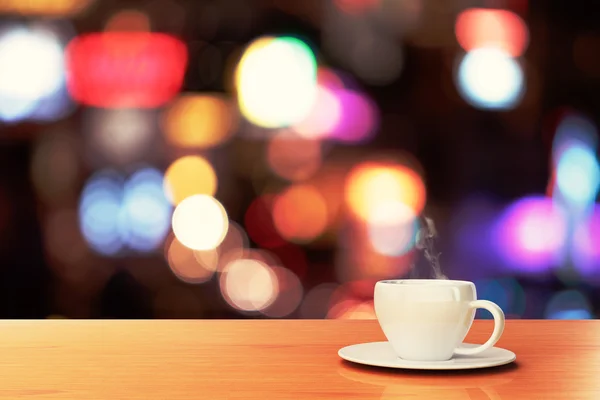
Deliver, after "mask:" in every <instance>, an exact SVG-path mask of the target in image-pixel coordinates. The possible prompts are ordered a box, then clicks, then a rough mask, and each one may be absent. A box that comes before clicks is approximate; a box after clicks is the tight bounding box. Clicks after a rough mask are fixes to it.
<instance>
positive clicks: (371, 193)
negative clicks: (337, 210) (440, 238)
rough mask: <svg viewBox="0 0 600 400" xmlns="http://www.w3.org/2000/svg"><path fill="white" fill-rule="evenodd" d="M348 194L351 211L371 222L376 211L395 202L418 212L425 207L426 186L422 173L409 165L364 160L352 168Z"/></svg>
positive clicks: (347, 188) (347, 199)
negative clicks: (364, 161)
mask: <svg viewBox="0 0 600 400" xmlns="http://www.w3.org/2000/svg"><path fill="white" fill-rule="evenodd" d="M345 197H346V202H347V204H348V207H349V209H350V211H351V212H352V213H353V214H355V215H356V216H358V217H359V218H360V219H362V220H364V221H369V220H370V219H371V218H372V217H373V215H375V213H376V210H378V209H381V208H382V207H388V206H389V205H390V204H395V203H402V204H405V205H406V206H408V207H409V208H410V209H411V210H413V211H414V213H415V214H417V215H418V214H419V213H420V212H421V211H422V210H423V207H424V206H425V200H426V189H425V183H424V182H423V179H422V178H421V177H420V176H419V174H417V173H416V172H415V171H414V170H412V169H410V168H408V167H406V166H403V165H399V164H376V163H363V164H360V165H358V166H356V167H354V168H353V169H352V171H350V174H349V175H348V178H347V180H346V189H345Z"/></svg>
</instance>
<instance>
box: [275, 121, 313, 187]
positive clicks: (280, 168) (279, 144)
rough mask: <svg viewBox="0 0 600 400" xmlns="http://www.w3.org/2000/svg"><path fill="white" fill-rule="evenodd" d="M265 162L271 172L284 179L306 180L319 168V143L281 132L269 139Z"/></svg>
mask: <svg viewBox="0 0 600 400" xmlns="http://www.w3.org/2000/svg"><path fill="white" fill-rule="evenodd" d="M267 161H268V163H269V167H271V170H272V171H273V172H275V173H276V174H277V175H279V176H280V177H282V178H284V179H287V180H289V181H302V180H306V179H308V178H310V177H311V176H312V175H314V174H315V173H316V172H317V171H318V169H319V167H320V166H321V162H322V150H321V143H320V142H318V141H316V140H307V139H303V138H299V137H297V136H295V135H290V134H288V133H287V132H282V133H280V134H277V135H274V136H272V137H271V138H270V140H269V143H268V145H267Z"/></svg>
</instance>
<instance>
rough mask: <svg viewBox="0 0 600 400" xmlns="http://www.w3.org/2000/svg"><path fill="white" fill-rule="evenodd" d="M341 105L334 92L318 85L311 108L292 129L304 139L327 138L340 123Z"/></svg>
mask: <svg viewBox="0 0 600 400" xmlns="http://www.w3.org/2000/svg"><path fill="white" fill-rule="evenodd" d="M342 112H343V110H342V104H341V103H340V101H339V100H338V98H337V96H336V95H335V92H334V91H333V90H332V89H330V88H328V87H327V86H326V85H323V84H321V83H319V86H318V87H317V94H316V97H315V101H314V103H313V106H312V107H311V109H310V112H309V113H308V114H307V116H306V117H305V118H304V119H302V120H301V121H300V122H298V123H297V124H295V125H294V126H293V127H292V129H293V130H294V132H296V133H297V134H298V135H299V136H301V137H303V138H306V139H323V138H326V137H327V136H329V135H330V134H331V133H332V132H333V131H334V129H335V127H336V126H337V125H338V124H339V123H340V118H341V117H342Z"/></svg>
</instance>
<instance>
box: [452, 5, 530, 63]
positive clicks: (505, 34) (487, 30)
mask: <svg viewBox="0 0 600 400" xmlns="http://www.w3.org/2000/svg"><path fill="white" fill-rule="evenodd" d="M455 33H456V39H457V40H458V43H459V44H460V45H461V47H462V48H463V49H464V50H465V51H470V50H473V49H477V48H481V47H495V48H499V49H501V50H503V51H506V52H507V53H508V54H510V55H511V56H513V57H519V56H521V55H522V54H523V52H524V51H525V49H526V47H527V45H528V42H529V31H528V29H527V25H526V24H525V22H524V21H523V20H522V19H521V17H519V16H518V15H517V14H515V13H513V12H510V11H507V10H492V9H482V8H471V9H468V10H465V11H463V12H461V13H460V14H459V16H458V18H457V19H456V24H455Z"/></svg>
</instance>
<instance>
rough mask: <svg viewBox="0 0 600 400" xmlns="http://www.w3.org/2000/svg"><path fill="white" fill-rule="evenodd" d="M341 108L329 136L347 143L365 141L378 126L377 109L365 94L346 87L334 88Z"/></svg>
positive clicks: (371, 136) (370, 137)
mask: <svg viewBox="0 0 600 400" xmlns="http://www.w3.org/2000/svg"><path fill="white" fill-rule="evenodd" d="M334 94H335V96H336V99H337V101H338V102H339V104H340V108H341V110H342V112H341V115H340V117H339V118H338V119H337V124H336V125H335V128H334V129H333V130H332V132H331V133H330V135H329V136H330V138H332V139H335V140H337V141H340V142H342V143H348V144H361V143H366V142H368V141H369V140H370V139H372V138H373V135H374V134H375V132H376V131H377V129H378V128H379V110H378V108H377V106H376V105H375V104H374V103H373V101H372V100H371V99H369V98H368V97H367V96H366V95H365V94H363V93H360V92H356V91H353V90H348V89H339V90H335V91H334Z"/></svg>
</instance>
